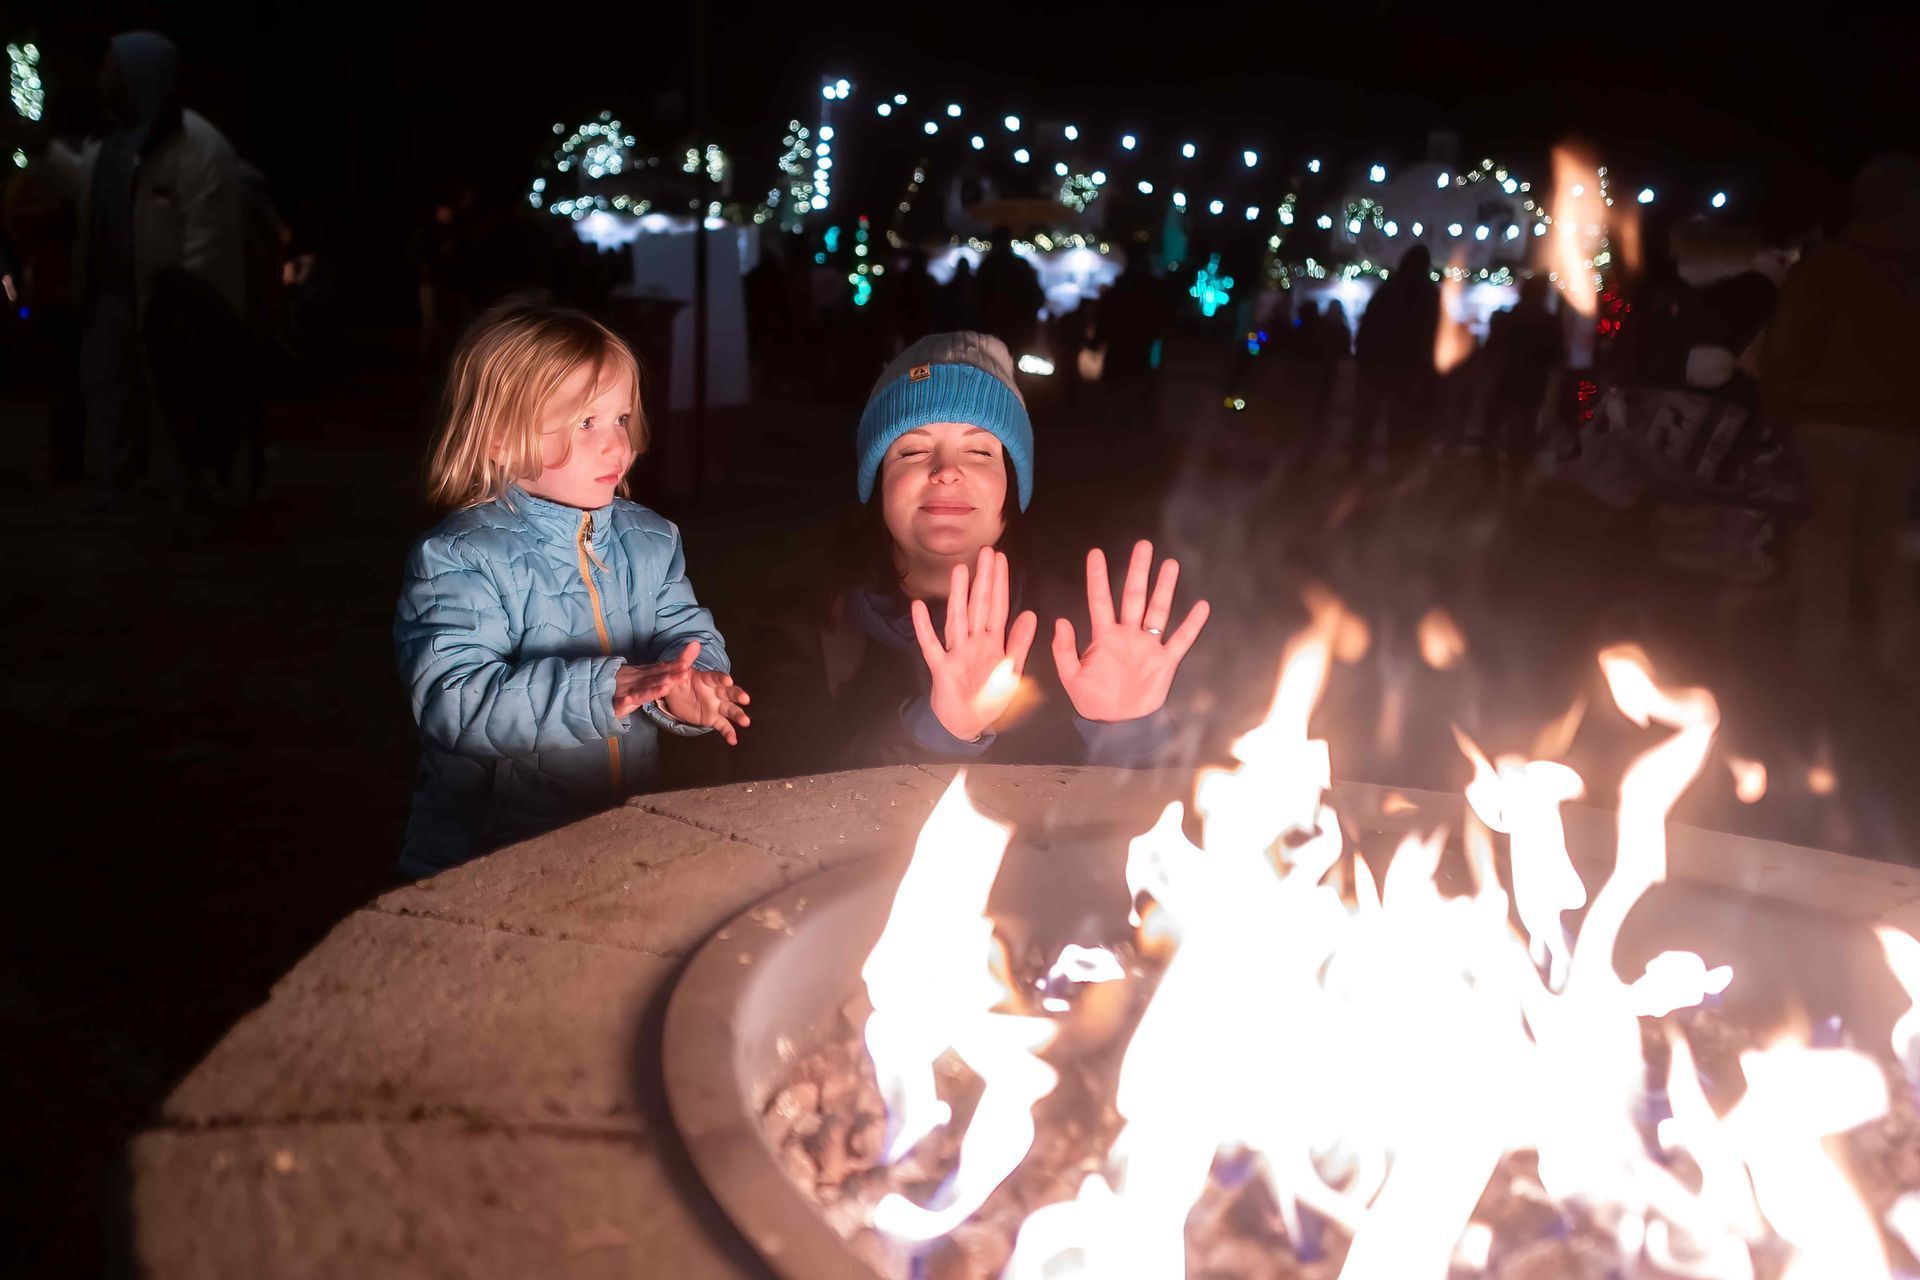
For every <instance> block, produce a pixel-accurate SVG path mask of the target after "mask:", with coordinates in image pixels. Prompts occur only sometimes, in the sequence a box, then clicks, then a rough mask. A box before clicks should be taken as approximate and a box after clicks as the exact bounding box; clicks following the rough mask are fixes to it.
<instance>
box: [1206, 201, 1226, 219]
mask: <svg viewBox="0 0 1920 1280" xmlns="http://www.w3.org/2000/svg"><path fill="white" fill-rule="evenodd" d="M1226 209H1227V206H1226V205H1225V204H1224V203H1222V202H1221V201H1219V200H1209V201H1207V212H1208V213H1211V214H1215V215H1216V216H1217V215H1219V214H1222V213H1225V212H1226Z"/></svg>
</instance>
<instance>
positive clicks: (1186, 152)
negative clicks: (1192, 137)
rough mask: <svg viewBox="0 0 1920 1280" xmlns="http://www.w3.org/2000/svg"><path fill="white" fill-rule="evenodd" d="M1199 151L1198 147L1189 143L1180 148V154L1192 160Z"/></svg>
mask: <svg viewBox="0 0 1920 1280" xmlns="http://www.w3.org/2000/svg"><path fill="white" fill-rule="evenodd" d="M1199 150H1200V149H1199V148H1198V147H1196V146H1194V145H1193V144H1192V143H1191V142H1189V143H1187V144H1185V145H1184V146H1182V147H1181V148H1180V154H1181V155H1183V156H1185V157H1186V158H1187V159H1189V160H1191V159H1193V157H1194V155H1195V154H1196V153H1197V152H1198V151H1199Z"/></svg>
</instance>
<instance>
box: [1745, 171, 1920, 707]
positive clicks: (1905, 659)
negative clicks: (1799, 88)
mask: <svg viewBox="0 0 1920 1280" xmlns="http://www.w3.org/2000/svg"><path fill="white" fill-rule="evenodd" d="M1916 352H1920V161H1916V160H1915V158H1914V157H1913V156H1911V155H1905V154H1890V155H1882V156H1878V157H1876V158H1874V159H1872V160H1870V161H1868V162H1867V164H1866V165H1865V166H1864V167H1862V169H1861V170H1860V174H1859V176H1858V178H1857V180H1856V181H1855V184H1854V196H1853V209H1852V216H1851V218H1850V220H1849V221H1848V223H1847V225H1846V227H1845V229H1844V230H1843V231H1842V232H1841V234H1840V235H1839V236H1837V237H1835V238H1834V239H1833V240H1830V241H1828V242H1826V243H1824V244H1821V245H1819V246H1817V247H1815V248H1813V249H1812V250H1810V251H1809V252H1808V253H1807V255H1806V256H1805V257H1804V258H1803V259H1802V260H1801V261H1800V264H1799V265H1798V266H1797V267H1796V268H1795V269H1794V270H1793V272H1792V274H1790V275H1789V276H1788V277H1787V280H1786V284H1785V286H1784V288H1783V289H1782V290H1781V295H1780V304H1779V307H1778V308H1777V309H1776V311H1775V312H1774V316H1773V320H1772V322H1771V323H1770V324H1769V325H1768V327H1767V335H1766V343H1765V347H1764V350H1763V352H1762V355H1761V362H1760V379H1761V383H1760V399H1761V408H1762V411H1763V412H1764V413H1766V414H1767V415H1768V417H1769V418H1770V419H1771V420H1772V421H1774V422H1775V423H1778V424H1781V425H1783V426H1785V427H1786V428H1787V429H1789V430H1790V431H1791V432H1792V435H1793V438H1794V442H1795V443H1796V444H1797V446H1798V447H1799V450H1800V454H1801V458H1802V460H1803V462H1804V465H1805V467H1806V476H1807V491H1808V492H1807V496H1808V500H1809V504H1810V506H1811V511H1810V513H1809V515H1808V517H1807V522H1806V525H1805V526H1804V527H1803V528H1802V529H1801V531H1800V535H1799V540H1798V556H1797V559H1798V562H1799V563H1798V569H1799V587H1800V636H1799V639H1800V647H1801V654H1800V656H1801V658H1802V660H1803V661H1805V662H1807V663H1809V664H1811V665H1812V666H1813V668H1814V670H1815V671H1816V672H1818V673H1824V674H1825V675H1826V676H1827V677H1828V679H1829V680H1834V679H1837V677H1838V676H1839V674H1840V673H1841V672H1842V671H1843V670H1846V669H1847V668H1849V667H1850V666H1851V665H1852V662H1853V660H1854V658H1855V655H1856V653H1857V654H1858V656H1861V657H1865V658H1867V659H1868V660H1870V661H1871V662H1872V663H1873V664H1874V665H1875V666H1877V667H1878V669H1879V670H1880V671H1881V672H1882V673H1884V674H1886V675H1887V676H1890V677H1892V678H1894V679H1896V680H1898V681H1900V682H1902V683H1908V684H1910V683H1912V681H1913V680H1914V675H1915V665H1914V664H1915V658H1916V656H1920V655H1916V639H1917V638H1920V636H1917V628H1916V614H1917V613H1920V609H1916V602H1915V590H1914V578H1913V568H1912V566H1911V565H1910V564H1909V563H1908V562H1907V561H1906V559H1905V557H1904V556H1903V554H1902V551H1901V548H1900V545H1899V540H1900V537H1901V535H1902V533H1903V532H1904V530H1905V527H1906V525H1907V522H1908V520H1909V513H1910V508H1911V503H1912V501H1913V494H1914V485H1915V481H1916V479H1917V478H1920V401H1916V398H1915V393H1914V387H1913V362H1914V356H1915V353H1916ZM1856 612H1861V613H1864V615H1865V616H1864V617H1856Z"/></svg>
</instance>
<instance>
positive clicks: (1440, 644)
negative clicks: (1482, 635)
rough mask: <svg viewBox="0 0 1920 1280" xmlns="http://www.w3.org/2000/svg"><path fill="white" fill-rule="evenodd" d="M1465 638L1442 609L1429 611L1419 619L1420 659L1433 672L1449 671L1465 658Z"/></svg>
mask: <svg viewBox="0 0 1920 1280" xmlns="http://www.w3.org/2000/svg"><path fill="white" fill-rule="evenodd" d="M1466 652H1467V642H1466V638H1465V637H1463V636H1462V635H1461V634H1460V628H1459V627H1457V626H1455V625H1454V621H1453V619H1452V618H1450V617H1448V616H1447V613H1446V611H1445V610H1444V609H1429V610H1427V612H1426V615H1425V616H1424V617H1422V618H1421V619H1420V657H1421V658H1422V659H1423V660H1424V661H1425V662H1426V664H1427V665H1428V666H1430V667H1432V668H1433V669H1434V670H1435V671H1446V670H1449V669H1451V668H1452V667H1453V666H1454V664H1455V663H1457V662H1459V661H1460V659H1461V658H1463V657H1465V656H1466Z"/></svg>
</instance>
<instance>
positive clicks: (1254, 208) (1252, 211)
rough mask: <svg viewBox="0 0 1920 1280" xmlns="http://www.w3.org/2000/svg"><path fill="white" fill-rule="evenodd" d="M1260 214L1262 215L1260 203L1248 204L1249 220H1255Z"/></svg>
mask: <svg viewBox="0 0 1920 1280" xmlns="http://www.w3.org/2000/svg"><path fill="white" fill-rule="evenodd" d="M1259 216H1260V206H1259V205H1257V204H1250V205H1248V206H1247V221H1248V222H1252V221H1254V220H1255V219H1256V218H1258V217H1259Z"/></svg>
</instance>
